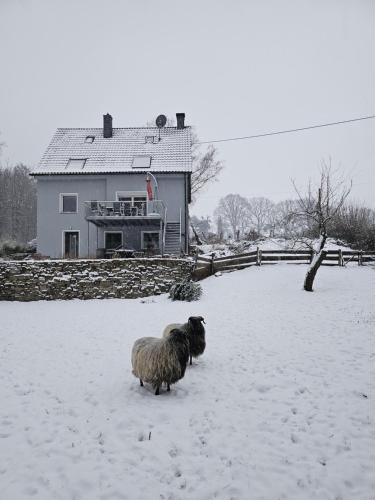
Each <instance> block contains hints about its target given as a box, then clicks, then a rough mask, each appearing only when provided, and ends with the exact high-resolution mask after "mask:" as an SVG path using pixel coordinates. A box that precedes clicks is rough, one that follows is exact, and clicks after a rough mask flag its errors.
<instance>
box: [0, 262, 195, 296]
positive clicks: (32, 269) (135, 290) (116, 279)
mask: <svg viewBox="0 0 375 500" xmlns="http://www.w3.org/2000/svg"><path fill="white" fill-rule="evenodd" d="M192 268H193V263H192V262H191V261H189V260H187V259H166V258H163V259H162V258H155V259H110V260H96V259H95V260H55V261H54V260H44V261H0V300H20V301H32V300H55V299H77V298H78V299H104V298H137V297H147V296H149V295H157V294H161V293H165V292H168V291H169V289H170V287H171V285H172V284H173V283H174V282H175V281H180V280H182V279H184V278H189V277H190V276H191V273H192Z"/></svg>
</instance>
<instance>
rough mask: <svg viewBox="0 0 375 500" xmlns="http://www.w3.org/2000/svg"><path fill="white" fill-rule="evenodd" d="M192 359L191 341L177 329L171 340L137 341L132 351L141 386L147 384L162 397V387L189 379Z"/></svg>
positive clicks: (173, 331) (168, 387)
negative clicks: (187, 377)
mask: <svg viewBox="0 0 375 500" xmlns="http://www.w3.org/2000/svg"><path fill="white" fill-rule="evenodd" d="M188 359H189V341H188V339H187V336H186V334H185V333H184V332H182V331H181V330H179V329H177V328H173V329H172V331H171V332H170V335H169V336H168V338H162V339H158V338H156V337H142V338H140V339H138V340H136V341H135V343H134V346H133V350H132V366H133V375H135V376H136V377H137V378H139V381H140V384H141V386H143V382H147V383H149V384H151V385H152V386H153V388H154V389H155V395H158V394H159V388H160V386H161V385H162V384H163V383H165V384H167V391H170V385H171V384H174V383H176V382H177V381H178V380H180V379H182V378H183V376H184V375H185V370H186V363H187V362H188Z"/></svg>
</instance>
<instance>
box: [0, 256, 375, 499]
mask: <svg viewBox="0 0 375 500" xmlns="http://www.w3.org/2000/svg"><path fill="white" fill-rule="evenodd" d="M305 271H306V266H303V265H288V264H278V265H275V266H262V267H260V268H254V267H253V268H250V269H246V270H243V271H237V272H235V273H231V274H224V275H223V276H221V277H218V278H216V277H211V278H209V279H207V280H205V281H204V282H202V287H203V297H202V299H201V300H200V301H199V302H192V303H180V302H171V301H170V300H168V298H167V296H166V295H163V296H159V297H153V298H148V299H135V300H104V301H100V300H92V301H78V300H74V301H67V302H64V301H57V302H33V303H18V302H14V303H5V302H3V303H0V317H1V323H0V395H1V402H2V403H1V405H0V498H4V499H12V500H23V499H27V498H36V499H38V500H39V499H41V500H44V499H45V500H47V499H48V500H51V499H62V500H65V499H70V500H73V499H74V500H83V499H84V500H86V499H100V500H121V499H129V500H138V499H139V500H140V499H144V500H149V499H150V500H153V499H163V500H166V499H169V500H180V499H181V500H183V499H187V498H189V499H193V500H206V499H207V500H211V499H216V498H217V499H222V500H228V499H251V500H253V499H254V500H261V499H262V500H263V499H264V500H269V499H275V500H278V499H280V500H281V499H285V500H293V499H299V500H301V499H302V500H304V499H307V500H309V499H319V500H325V499H327V500H328V499H329V500H331V499H334V500H345V499H353V498H355V499H357V500H358V499H359V500H370V499H374V498H375V475H374V464H375V446H374V443H375V422H374V414H375V404H374V401H375V389H374V384H373V381H374V379H375V364H374V361H375V342H374V335H375V333H374V332H375V328H374V326H375V310H374V307H373V304H374V295H375V294H374V290H375V272H374V270H373V269H371V268H366V267H364V268H359V267H357V266H353V267H351V268H338V267H337V268H326V267H325V268H321V269H320V270H319V272H318V275H317V278H316V284H315V290H316V291H315V292H313V293H307V292H304V291H302V283H303V278H304V273H305ZM190 315H202V316H203V317H204V318H205V320H206V323H207V324H206V332H207V348H206V351H205V353H204V355H203V356H202V357H201V358H198V360H194V361H193V363H194V364H193V366H192V367H189V366H188V367H187V370H186V375H185V378H184V379H183V380H181V381H180V382H178V383H177V384H176V385H174V386H172V388H171V392H170V393H167V392H165V390H163V391H162V392H161V394H160V396H154V395H153V391H152V388H151V387H149V386H146V387H144V388H142V387H140V386H139V382H138V381H137V379H135V378H134V376H133V375H132V374H131V364H130V353H131V347H132V345H133V342H134V340H135V339H137V338H139V337H142V336H149V335H155V336H161V333H162V330H163V328H164V326H165V325H166V324H168V323H171V322H184V321H186V319H187V318H188V316H190Z"/></svg>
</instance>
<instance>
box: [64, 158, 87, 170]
mask: <svg viewBox="0 0 375 500" xmlns="http://www.w3.org/2000/svg"><path fill="white" fill-rule="evenodd" d="M87 160H88V158H69V160H68V163H67V164H66V167H65V170H69V169H72V170H74V169H77V170H78V169H81V170H83V169H84V168H85V166H86V162H87ZM71 161H81V162H83V163H82V165H80V166H79V167H77V166H74V165H71V164H70V162H71Z"/></svg>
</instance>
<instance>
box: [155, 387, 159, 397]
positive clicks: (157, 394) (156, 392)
mask: <svg viewBox="0 0 375 500" xmlns="http://www.w3.org/2000/svg"><path fill="white" fill-rule="evenodd" d="M155 396H159V387H157V388H156V391H155Z"/></svg>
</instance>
